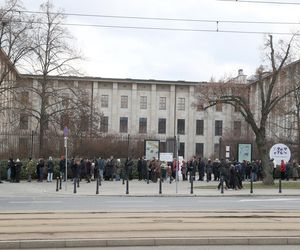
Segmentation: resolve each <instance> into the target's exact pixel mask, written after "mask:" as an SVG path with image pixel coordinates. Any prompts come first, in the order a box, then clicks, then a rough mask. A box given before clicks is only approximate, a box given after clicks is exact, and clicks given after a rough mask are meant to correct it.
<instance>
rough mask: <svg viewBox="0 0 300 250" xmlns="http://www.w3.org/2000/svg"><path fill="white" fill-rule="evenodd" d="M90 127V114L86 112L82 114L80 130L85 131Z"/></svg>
mask: <svg viewBox="0 0 300 250" xmlns="http://www.w3.org/2000/svg"><path fill="white" fill-rule="evenodd" d="M88 129H89V116H88V115H86V114H81V116H80V130H81V131H83V132H86V131H88Z"/></svg>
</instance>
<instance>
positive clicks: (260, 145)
mask: <svg viewBox="0 0 300 250" xmlns="http://www.w3.org/2000/svg"><path fill="white" fill-rule="evenodd" d="M256 145H257V149H258V155H259V158H260V160H261V164H262V168H263V171H264V174H265V176H264V179H263V183H264V184H265V185H273V184H274V178H273V166H270V164H269V156H268V151H267V143H266V137H265V136H264V135H261V134H258V135H256Z"/></svg>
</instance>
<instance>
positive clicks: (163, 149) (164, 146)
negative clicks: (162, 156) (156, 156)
mask: <svg viewBox="0 0 300 250" xmlns="http://www.w3.org/2000/svg"><path fill="white" fill-rule="evenodd" d="M159 151H160V152H162V153H165V152H167V143H166V142H165V141H160V144H159Z"/></svg>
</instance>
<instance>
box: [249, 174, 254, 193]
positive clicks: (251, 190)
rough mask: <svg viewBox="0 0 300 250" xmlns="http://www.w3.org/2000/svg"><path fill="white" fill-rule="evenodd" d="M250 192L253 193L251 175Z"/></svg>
mask: <svg viewBox="0 0 300 250" xmlns="http://www.w3.org/2000/svg"><path fill="white" fill-rule="evenodd" d="M250 194H253V178H252V176H251V180H250Z"/></svg>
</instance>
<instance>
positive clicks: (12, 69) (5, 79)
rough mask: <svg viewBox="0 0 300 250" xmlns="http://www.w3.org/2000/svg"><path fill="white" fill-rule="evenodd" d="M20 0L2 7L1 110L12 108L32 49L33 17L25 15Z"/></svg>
mask: <svg viewBox="0 0 300 250" xmlns="http://www.w3.org/2000/svg"><path fill="white" fill-rule="evenodd" d="M22 10H23V7H22V5H21V3H20V1H18V0H9V1H6V3H5V5H4V6H3V7H1V8H0V61H1V65H0V68H1V70H0V98H1V106H0V111H2V110H4V109H10V108H11V106H10V103H11V98H12V97H13V91H14V89H15V83H16V78H17V77H18V76H19V73H18V71H17V70H16V66H19V67H21V66H22V64H23V63H24V61H26V59H27V58H26V57H27V56H28V54H29V52H30V51H31V38H30V35H29V33H30V30H31V28H32V18H31V17H29V16H27V15H25V14H24V13H23V12H22Z"/></svg>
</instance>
